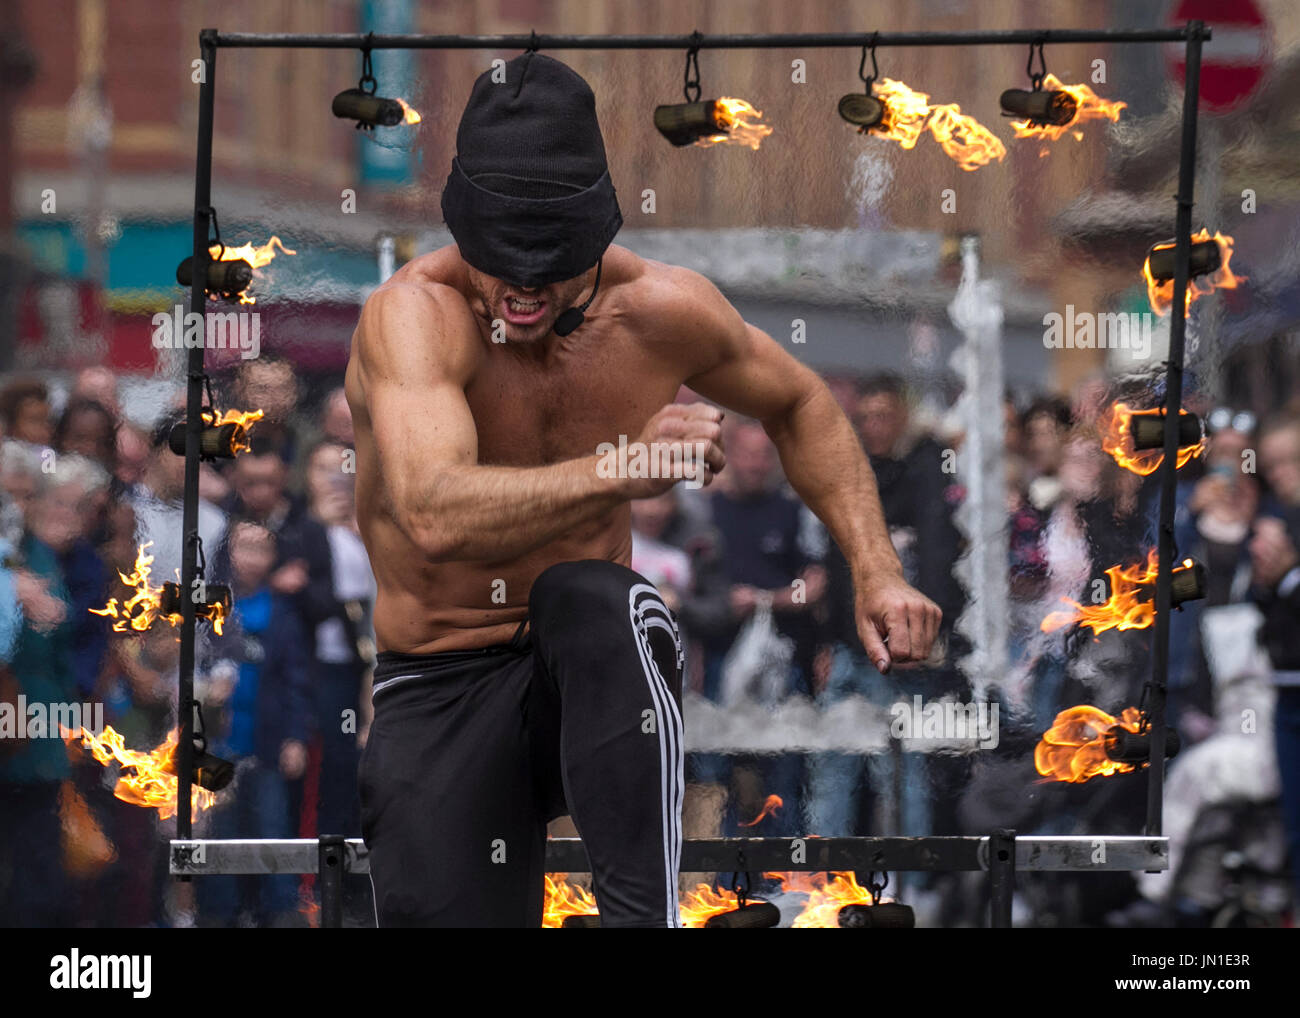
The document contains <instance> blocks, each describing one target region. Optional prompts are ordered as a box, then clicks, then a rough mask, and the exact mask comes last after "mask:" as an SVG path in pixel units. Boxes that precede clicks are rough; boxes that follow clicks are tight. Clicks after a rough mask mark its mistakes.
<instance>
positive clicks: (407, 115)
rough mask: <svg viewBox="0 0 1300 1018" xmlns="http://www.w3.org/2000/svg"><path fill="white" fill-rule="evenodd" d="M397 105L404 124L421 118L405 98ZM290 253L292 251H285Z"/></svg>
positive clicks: (415, 122)
mask: <svg viewBox="0 0 1300 1018" xmlns="http://www.w3.org/2000/svg"><path fill="white" fill-rule="evenodd" d="M397 105H398V106H400V107H402V122H403V123H406V124H418V123H419V122H420V121H421V120H422V119H423V118H422V117H421V116H420V112H419V110H417V109H415V108H414V107H412V106H411V105H410V104H409V103H408V102H407V101H406V100H405V99H398V100H397ZM286 253H287V254H292V253H293V252H292V251H289V252H286Z"/></svg>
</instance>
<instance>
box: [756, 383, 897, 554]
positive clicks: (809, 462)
mask: <svg viewBox="0 0 1300 1018" xmlns="http://www.w3.org/2000/svg"><path fill="white" fill-rule="evenodd" d="M764 423H765V425H766V427H767V432H768V434H769V435H770V436H771V438H772V441H773V442H774V443H775V444H776V447H777V451H778V452H779V453H780V454H781V465H782V466H783V467H784V468H785V475H786V477H787V478H788V479H789V481H790V484H791V485H792V486H793V487H794V490H795V491H796V492H798V493H799V497H800V498H802V499H803V501H804V503H805V504H806V505H807V506H808V508H809V509H811V510H812V511H813V512H814V513H816V514H817V517H818V519H820V520H821V521H822V522H823V523H824V524H826V529H827V530H829V531H830V533H831V536H832V537H833V538H834V539H835V543H836V544H838V545H839V547H840V551H842V552H843V553H844V557H845V559H847V560H848V563H849V568H850V569H851V570H852V572H853V576H854V578H855V579H858V578H863V579H865V578H869V577H871V576H876V575H880V574H892V575H895V576H901V575H902V571H903V569H902V565H901V564H900V563H899V561H898V555H897V554H896V553H895V552H894V545H893V542H891V541H890V539H889V528H888V526H887V525H886V524H885V513H884V510H883V509H882V508H881V505H880V493H879V492H878V490H877V489H876V477H875V474H874V473H873V472H872V470H871V464H870V463H869V462H867V457H866V454H865V453H864V452H863V451H862V446H861V445H860V444H859V442H858V439H857V436H856V435H855V434H854V433H853V428H852V426H850V424H849V422H848V419H847V418H846V417H845V416H844V413H843V411H841V410H840V408H839V404H837V403H836V402H835V399H834V397H833V396H832V395H831V394H830V391H829V390H828V389H826V387H825V386H822V385H818V386H817V387H816V388H814V389H813V390H811V391H810V392H809V394H808V396H807V397H806V398H804V399H803V400H801V401H799V402H798V403H797V404H795V406H794V407H793V408H792V409H791V410H790V412H789V413H787V414H785V415H784V416H782V417H779V418H775V419H772V420H768V421H765V422H764Z"/></svg>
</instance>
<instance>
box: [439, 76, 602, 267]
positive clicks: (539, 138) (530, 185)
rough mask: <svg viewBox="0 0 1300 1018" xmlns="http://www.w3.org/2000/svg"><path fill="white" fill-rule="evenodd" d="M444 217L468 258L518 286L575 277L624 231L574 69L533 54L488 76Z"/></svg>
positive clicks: (474, 98)
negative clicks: (501, 75) (500, 75)
mask: <svg viewBox="0 0 1300 1018" xmlns="http://www.w3.org/2000/svg"><path fill="white" fill-rule="evenodd" d="M442 215H443V219H444V221H445V222H446V223H447V228H448V229H449V230H451V235H452V236H453V237H454V238H455V240H456V244H457V246H458V247H459V248H460V253H461V257H462V258H464V259H465V261H466V262H468V263H469V264H470V265H472V266H473V267H474V268H476V269H478V270H479V271H480V272H483V273H486V274H487V275H489V276H495V277H496V278H497V279H501V280H504V281H505V282H507V283H513V284H515V285H517V286H525V287H533V286H545V285H546V284H548V283H558V282H561V281H563V280H566V279H574V278H575V277H577V276H580V275H582V274H583V273H584V272H586V271H587V270H588V269H590V268H591V267H592V266H593V265H595V264H596V262H597V261H598V260H599V259H600V256H601V255H602V254H604V253H605V249H606V248H608V247H609V245H610V243H611V242H612V241H613V239H614V235H615V234H616V233H618V231H619V228H620V227H621V226H622V225H623V216H622V213H621V212H620V211H619V207H618V199H617V196H616V195H615V193H614V184H613V181H611V180H610V176H609V167H608V165H607V163H606V160H605V143H604V140H603V139H602V138H601V133H600V124H599V122H598V121H597V119H596V97H595V96H594V95H593V94H592V91H591V88H590V86H588V84H587V83H586V81H584V80H583V78H582V77H581V76H580V75H579V74H577V73H576V72H575V71H573V70H572V69H571V68H569V67H567V66H566V65H564V64H562V63H561V62H560V61H558V60H555V59H553V58H551V57H548V56H544V55H542V54H541V53H537V52H534V51H529V52H527V53H524V54H522V55H520V56H518V57H515V58H514V59H513V60H510V61H508V62H507V63H506V65H505V81H498V82H494V81H493V80H492V72H490V71H485V72H484V73H483V74H481V75H479V77H478V80H477V81H475V83H474V88H473V91H472V92H471V93H470V97H469V102H468V103H467V104H466V106H465V112H464V114H463V115H462V116H461V120H460V127H459V128H458V129H457V131H456V157H455V158H454V159H453V160H452V163H451V174H450V176H448V178H447V185H446V187H445V188H444V189H443V192H442Z"/></svg>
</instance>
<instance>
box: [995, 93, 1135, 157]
mask: <svg viewBox="0 0 1300 1018" xmlns="http://www.w3.org/2000/svg"><path fill="white" fill-rule="evenodd" d="M1043 88H1044V89H1045V90H1047V91H1048V92H1065V93H1067V94H1068V95H1069V96H1070V98H1072V99H1073V100H1074V102H1075V111H1074V116H1073V117H1072V118H1071V119H1070V121H1069V122H1068V123H1065V124H1035V123H1031V122H1030V121H1028V120H1013V121H1011V129H1012V130H1013V131H1015V133H1016V137H1017V138H1046V139H1048V140H1049V141H1056V140H1057V139H1058V138H1060V137H1061V136H1062V135H1064V134H1065V133H1066V132H1067V131H1069V132H1070V134H1072V135H1074V138H1075V140H1076V141H1082V140H1083V132H1082V131H1080V130H1079V129H1078V126H1077V125H1079V124H1081V123H1083V122H1084V121H1085V120H1110V121H1113V122H1116V123H1118V122H1119V111H1120V110H1123V109H1127V108H1128V103H1125V102H1120V101H1118V100H1110V99H1103V98H1101V97H1100V96H1099V95H1097V94H1096V93H1095V92H1094V91H1093V90H1092V89H1090V88H1089V87H1088V86H1087V85H1063V84H1061V81H1060V79H1059V78H1057V77H1056V75H1055V74H1052V73H1051V72H1048V74H1047V76H1046V77H1044V78H1043ZM1048 151H1049V150H1048V149H1046V148H1044V149H1042V150H1040V151H1039V153H1038V156H1039V158H1040V159H1041V158H1042V157H1043V156H1045V155H1047V153H1048Z"/></svg>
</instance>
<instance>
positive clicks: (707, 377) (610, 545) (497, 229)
mask: <svg viewBox="0 0 1300 1018" xmlns="http://www.w3.org/2000/svg"><path fill="white" fill-rule="evenodd" d="M457 151H458V155H457V158H456V159H455V160H453V163H452V173H451V177H450V178H449V180H448V183H447V187H446V189H445V190H444V195H443V214H444V218H445V219H446V221H447V224H448V227H449V228H450V229H451V231H452V234H453V236H454V237H455V239H456V241H457V243H456V245H454V246H450V247H447V248H444V249H442V250H440V251H436V252H433V253H432V254H429V255H425V256H422V257H420V258H417V259H415V260H414V261H412V262H410V263H409V264H408V265H406V266H405V267H404V268H402V269H401V270H400V271H399V272H397V273H396V274H395V275H394V276H393V277H392V279H390V280H389V281H388V282H387V283H386V284H385V285H384V286H382V287H380V288H379V289H378V290H377V291H376V292H375V294H374V295H373V296H372V297H371V298H370V299H369V300H368V301H367V302H366V306H365V308H364V310H363V311H362V314H361V321H360V323H359V325H358V327H357V330H356V333H355V335H354V336H353V340H352V355H351V360H350V361H349V364H348V370H347V380H346V392H347V397H348V402H349V404H350V406H351V408H352V415H353V421H354V425H355V429H356V448H357V469H358V475H359V476H358V484H357V503H358V504H357V511H358V519H359V521H360V525H361V531H362V534H363V536H364V539H365V543H366V547H367V549H368V551H369V554H370V559H371V563H372V565H373V568H374V572H375V577H376V580H377V582H378V597H377V601H376V606H375V631H376V637H377V639H378V644H379V648H380V650H381V653H380V655H379V663H378V666H377V668H376V671H375V678H374V693H373V696H374V709H375V716H374V722H373V724H372V726H371V729H370V734H369V738H368V741H367V743H366V748H365V752H364V755H363V758H362V762H361V773H360V787H361V798H362V829H363V833H364V835H365V840H366V843H367V845H368V847H369V850H370V866H371V877H372V880H373V882H374V888H375V901H376V913H377V918H378V922H379V924H380V925H381V926H532V927H536V926H538V925H540V922H541V906H542V893H543V881H542V873H543V862H544V855H545V852H544V850H545V837H546V824H547V822H548V821H549V820H551V819H553V818H554V817H556V816H559V815H562V814H565V813H570V814H571V815H572V816H573V819H574V822H575V824H576V825H577V827H578V830H579V832H580V833H581V835H582V838H583V842H584V844H585V847H586V850H587V854H588V858H589V860H590V864H591V870H592V874H593V880H594V887H595V891H596V897H597V901H598V903H599V907H600V912H601V922H602V925H603V926H606V927H614V926H679V925H680V920H679V917H678V912H677V870H678V863H679V859H680V852H681V806H682V790H683V781H682V724H681V716H680V710H679V700H680V687H681V660H680V656H681V655H680V639H679V636H678V633H677V629H676V623H675V620H674V618H673V616H672V613H671V612H669V611H668V609H667V608H666V607H665V606H664V604H663V602H662V600H660V598H659V596H658V594H657V592H656V591H655V590H654V588H653V587H652V586H651V585H650V584H648V583H647V582H646V581H645V580H644V579H643V578H642V577H640V576H638V575H637V574H636V573H634V572H633V571H632V570H631V569H630V568H628V563H629V560H630V556H631V534H630V523H629V520H630V511H629V508H628V503H629V501H630V500H632V499H636V498H644V497H649V496H653V495H656V494H658V493H660V492H662V491H665V490H666V489H667V488H668V487H670V486H671V485H672V484H673V483H676V481H675V479H674V478H673V477H672V476H666V477H664V476H660V477H619V476H610V471H609V470H607V469H603V468H602V466H601V457H600V456H598V454H597V447H598V446H599V445H601V443H611V444H613V445H617V444H618V442H619V437H620V436H625V439H626V441H627V442H629V443H631V442H640V443H643V444H644V445H645V446H647V447H649V448H651V449H660V450H663V449H667V450H669V451H670V453H671V454H672V455H673V456H674V457H675V458H674V459H673V460H672V462H673V463H675V464H677V465H678V466H695V467H696V468H698V469H699V474H697V475H696V477H698V479H699V480H701V481H703V482H706V483H707V481H709V480H711V479H712V476H713V475H714V474H715V473H717V471H719V470H721V469H722V468H723V466H724V463H725V460H724V457H723V450H722V447H721V430H720V422H721V420H722V412H721V411H720V410H718V409H716V408H715V407H713V406H709V405H707V404H703V403H697V404H693V405H679V404H674V403H673V399H674V398H675V396H676V394H677V391H678V388H679V386H681V385H682V384H683V383H685V384H687V385H689V386H690V388H691V389H693V390H694V391H695V392H698V393H700V394H701V395H703V396H704V397H705V398H707V399H710V400H713V401H716V402H717V403H718V404H721V405H722V406H724V407H729V408H734V409H735V410H736V411H738V412H740V413H743V414H747V415H750V416H753V417H755V418H757V419H758V420H760V421H761V422H762V423H763V425H764V427H765V428H766V429H767V431H768V433H769V434H770V435H771V436H772V439H773V440H774V441H775V443H776V446H777V448H778V449H779V451H780V454H781V461H782V463H783V465H784V467H785V471H786V475H787V476H788V477H789V479H790V482H791V484H793V485H794V487H795V489H796V490H797V491H798V492H799V494H800V496H801V497H802V498H803V499H804V500H805V501H806V502H807V504H808V505H809V507H810V508H811V509H812V510H813V511H814V512H816V513H817V515H818V516H819V517H820V518H821V519H822V520H823V521H824V522H825V523H826V525H827V526H828V527H829V529H830V531H831V534H832V535H833V536H834V537H835V539H836V541H838V542H839V545H840V547H841V548H842V549H843V550H844V552H845V554H846V557H847V559H848V561H849V562H850V563H851V565H852V569H853V575H854V578H855V589H856V599H857V607H856V612H857V620H858V628H859V632H860V633H861V635H862V640H863V644H864V645H865V647H866V649H867V650H868V652H869V653H870V654H871V656H872V659H873V660H875V661H877V662H879V663H880V665H881V668H882V670H884V669H887V668H888V667H889V665H890V663H891V662H907V661H915V660H919V659H922V658H924V657H925V656H926V655H927V654H928V652H929V649H930V645H931V643H932V641H933V640H934V637H935V634H936V632H937V629H938V626H939V609H938V608H937V607H936V606H935V605H934V604H933V603H932V602H931V601H929V600H928V599H927V598H925V597H924V596H923V595H921V594H920V593H918V592H917V591H915V590H913V589H912V588H911V587H909V586H908V585H907V584H906V583H905V582H904V580H903V579H902V573H901V569H900V566H899V563H898V559H897V558H896V556H895V555H894V551H893V547H892V545H891V544H890V541H889V536H888V533H887V532H886V529H885V525H884V521H883V517H882V513H881V509H880V502H879V498H878V496H877V494H876V487H875V480H874V478H873V477H872V474H871V469H870V467H869V466H868V464H867V461H866V459H865V457H864V456H863V453H862V450H861V448H860V447H859V445H858V442H857V439H856V438H855V436H854V433H853V430H852V428H851V427H850V425H849V423H848V421H847V420H846V419H845V417H844V414H843V413H842V412H841V410H840V409H839V407H838V406H837V404H836V403H835V400H834V399H833V398H832V396H831V394H830V393H829V391H828V390H827V389H826V387H825V386H824V385H823V384H822V383H821V381H820V380H819V379H818V378H817V376H816V375H815V374H814V373H813V372H812V371H811V370H809V369H808V368H806V367H804V366H803V365H802V364H800V363H799V362H798V361H797V360H795V359H794V358H793V357H791V356H790V355H789V354H787V353H786V352H785V351H783V350H782V349H781V347H780V346H779V345H778V344H777V343H776V342H775V341H774V340H773V339H771V337H769V336H767V335H766V334H764V333H763V332H761V331H759V330H758V329H756V328H754V327H753V326H751V325H747V324H746V323H745V322H744V321H743V320H742V319H741V317H740V315H739V314H738V313H737V312H736V310H735V309H734V308H733V307H732V306H731V305H730V304H729V303H728V302H727V301H726V299H725V298H723V296H722V295H721V294H720V293H719V292H718V290H717V289H716V288H715V287H714V286H713V285H712V284H711V283H710V282H709V281H708V280H707V279H705V278H703V277H702V276H700V275H698V274H697V273H694V272H690V271H687V270H685V269H681V268H677V267H674V266H671V265H665V264H662V263H660V262H654V261H650V260H647V259H643V258H639V257H638V256H636V255H634V254H633V253H631V252H630V251H628V250H626V249H624V248H621V247H618V246H614V245H612V244H611V242H612V239H613V236H614V234H615V233H616V232H617V230H618V228H619V226H620V225H621V224H622V218H621V216H620V215H619V211H618V205H617V201H616V200H615V195H614V189H613V186H612V184H611V183H610V180H609V174H608V170H607V167H606V161H605V149H604V144H603V141H602V139H601V134H600V127H599V124H598V123H597V120H596V112H595V99H594V96H593V95H592V92H591V89H590V88H589V87H588V86H587V83H586V82H585V81H584V80H583V79H582V78H581V77H580V76H578V75H577V74H576V73H574V72H573V71H572V70H571V69H570V68H568V67H567V66H565V65H564V64H562V63H560V62H559V61H556V60H553V59H552V58H550V57H547V56H543V55H541V54H537V53H531V52H530V53H525V54H524V55H522V56H520V57H518V58H516V59H514V60H511V61H510V62H509V63H507V64H506V80H505V81H503V82H493V81H492V80H491V75H490V73H485V74H484V75H482V76H481V77H480V78H479V79H478V81H477V82H476V83H475V86H474V89H473V92H472V94H471V96H470V99H469V103H468V105H467V107H466V110H465V113H464V116H463V117H462V120H461V123H460V127H459V130H458V132H457ZM584 295H586V301H585V303H584V304H583V305H581V306H580V309H579V308H573V307H572V305H574V304H575V303H576V302H578V301H579V300H581V299H582V298H583V296H584ZM582 311H585V318H584V315H583V314H582V313H581V312H582ZM692 451H693V452H695V453H696V454H702V455H703V460H704V463H703V464H700V463H699V460H698V459H697V460H695V461H694V462H693V463H692V462H691V461H690V459H689V455H688V453H689V452H692ZM659 473H661V474H662V473H664V471H659ZM700 475H702V476H700ZM679 476H680V474H679Z"/></svg>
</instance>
